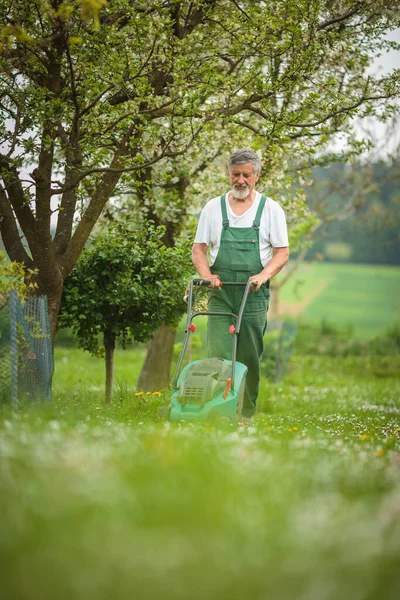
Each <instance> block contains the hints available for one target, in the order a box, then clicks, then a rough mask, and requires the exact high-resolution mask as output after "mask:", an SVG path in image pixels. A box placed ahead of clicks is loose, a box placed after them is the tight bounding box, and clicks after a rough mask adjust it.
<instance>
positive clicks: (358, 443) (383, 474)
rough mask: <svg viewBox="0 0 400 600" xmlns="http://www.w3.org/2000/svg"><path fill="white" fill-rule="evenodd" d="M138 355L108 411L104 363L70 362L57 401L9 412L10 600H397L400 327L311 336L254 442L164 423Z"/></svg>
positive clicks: (2, 531) (4, 492) (119, 374)
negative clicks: (369, 334) (144, 385)
mask: <svg viewBox="0 0 400 600" xmlns="http://www.w3.org/2000/svg"><path fill="white" fill-rule="evenodd" d="M326 289H327V288H326ZM200 333H201V330H200ZM201 339H202V336H201V335H199V338H198V339H197V342H198V345H199V346H200V345H201ZM143 357H144V348H143V347H142V346H136V347H135V346H134V347H131V348H130V349H128V350H126V351H123V350H117V356H116V373H115V378H116V385H115V389H114V396H113V402H112V404H110V405H105V404H104V399H103V395H104V384H103V377H104V373H103V361H102V360H100V359H95V358H92V357H90V356H89V355H88V354H87V353H83V352H81V351H80V350H78V349H77V348H73V347H64V346H58V347H56V351H55V360H56V375H55V379H54V392H53V400H52V402H51V403H48V404H42V405H20V406H18V407H16V408H14V409H12V408H11V407H10V406H3V407H1V412H0V456H1V460H0V511H1V513H0V514H1V515H2V517H1V519H0V582H1V583H0V590H1V597H2V598H6V599H7V600H8V599H10V600H14V599H15V600H36V599H39V598H40V599H41V600H42V599H43V600H47V599H49V600H50V599H53V598H65V599H68V600H92V599H93V600H108V599H109V598H113V600H114V599H115V600H125V599H128V598H132V597H137V598H167V599H168V598H171V599H178V600H180V599H182V600H183V599H185V600H187V598H193V599H199V600H203V599H204V600H205V599H207V600H208V599H210V598H218V599H221V600H224V599H227V600H228V599H229V600H230V599H233V600H236V599H238V600H239V599H242V598H247V597H248V598H254V599H264V598H265V599H267V598H268V599H272V600H337V598H341V599H344V600H347V599H348V600H375V599H376V600H381V599H382V598H384V599H385V600H397V598H398V590H399V585H400V510H399V507H400V401H399V400H400V379H399V377H398V375H399V372H400V331H399V329H393V330H392V332H391V333H390V334H386V335H382V336H381V337H380V338H377V339H376V340H373V341H372V340H367V341H363V340H361V341H360V340H358V339H357V338H354V339H350V340H349V333H348V330H347V329H343V330H341V329H335V328H333V327H331V326H328V325H327V324H326V323H322V324H321V323H320V324H319V325H318V326H316V325H310V324H309V323H307V324H302V323H301V320H300V327H299V331H298V335H297V343H296V346H295V348H294V350H293V353H292V355H291V358H290V362H289V364H288V368H287V371H286V374H285V377H284V378H283V379H281V380H280V381H278V382H276V383H274V382H273V381H272V380H271V378H268V377H267V375H268V372H267V370H266V369H267V363H265V364H264V365H263V369H265V370H264V371H263V375H264V376H263V379H262V385H261V390H260V406H259V412H258V414H257V417H256V418H255V419H254V422H253V423H252V424H250V425H249V426H247V425H245V424H244V423H243V422H241V421H240V422H239V423H237V424H233V423H232V424H226V423H222V424H218V423H217V424H215V423H203V424H191V423H184V422H181V423H169V422H167V421H165V419H164V417H163V412H162V409H163V407H165V406H166V405H167V404H168V390H160V391H157V392H154V393H150V392H146V390H137V388H136V381H137V377H138V374H139V370H140V366H141V362H142V360H143Z"/></svg>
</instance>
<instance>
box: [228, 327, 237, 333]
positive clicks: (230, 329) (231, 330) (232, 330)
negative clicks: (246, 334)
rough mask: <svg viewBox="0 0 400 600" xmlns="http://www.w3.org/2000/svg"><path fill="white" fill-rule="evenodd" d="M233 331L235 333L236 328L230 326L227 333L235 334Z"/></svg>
mask: <svg viewBox="0 0 400 600" xmlns="http://www.w3.org/2000/svg"><path fill="white" fill-rule="evenodd" d="M235 331H236V327H235V326H234V325H231V326H230V327H229V333H235Z"/></svg>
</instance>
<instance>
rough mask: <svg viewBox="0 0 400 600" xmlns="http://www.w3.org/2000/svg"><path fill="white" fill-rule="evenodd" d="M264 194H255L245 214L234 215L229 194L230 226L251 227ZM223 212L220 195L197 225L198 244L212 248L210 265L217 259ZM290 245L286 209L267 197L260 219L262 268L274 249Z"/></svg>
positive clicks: (210, 204) (210, 203) (227, 205)
mask: <svg viewBox="0 0 400 600" xmlns="http://www.w3.org/2000/svg"><path fill="white" fill-rule="evenodd" d="M260 199H261V194H260V193H259V192H256V196H255V199H254V202H253V204H252V205H251V206H250V208H249V209H248V210H247V211H246V212H245V213H244V214H243V215H240V216H238V215H235V213H234V212H233V211H232V209H231V206H230V204H229V202H228V193H227V194H226V198H225V202H226V210H227V214H228V219H229V226H230V227H252V225H253V222H254V219H255V217H256V213H257V209H258V206H259V204H260ZM221 232H222V211H221V200H220V196H217V197H216V198H213V199H212V200H210V201H209V202H207V204H206V205H205V207H204V208H203V210H202V211H201V213H200V218H199V223H198V226H197V231H196V237H195V239H194V241H195V243H196V244H207V246H209V249H210V266H211V265H213V264H214V262H215V259H216V258H217V254H218V250H219V247H220V244H221ZM288 246H289V241H288V233H287V226H286V218H285V213H284V211H283V209H282V208H281V207H280V206H279V204H278V203H277V202H275V200H272V199H271V198H268V197H267V200H266V202H265V206H264V210H263V212H262V215H261V220H260V260H261V264H262V265H263V267H265V266H266V265H267V263H268V262H269V261H270V260H271V258H272V248H284V247H285V248H286V247H288Z"/></svg>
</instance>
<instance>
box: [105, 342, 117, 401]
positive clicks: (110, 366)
mask: <svg viewBox="0 0 400 600" xmlns="http://www.w3.org/2000/svg"><path fill="white" fill-rule="evenodd" d="M103 344H104V349H105V363H106V396H105V401H106V404H110V402H111V398H112V385H113V376H114V350H115V333H113V332H112V331H105V332H104V337H103Z"/></svg>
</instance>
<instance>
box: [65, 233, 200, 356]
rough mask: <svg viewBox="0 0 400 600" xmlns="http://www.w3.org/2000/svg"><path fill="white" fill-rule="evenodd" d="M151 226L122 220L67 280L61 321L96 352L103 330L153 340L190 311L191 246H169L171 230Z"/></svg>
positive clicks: (97, 240) (96, 242)
mask: <svg viewBox="0 0 400 600" xmlns="http://www.w3.org/2000/svg"><path fill="white" fill-rule="evenodd" d="M146 225H147V226H142V227H141V228H132V227H131V226H130V225H129V224H128V223H127V222H124V221H123V222H118V223H115V224H113V225H111V226H110V228H109V230H108V231H107V232H106V233H101V234H99V235H97V236H95V237H93V238H92V239H91V240H90V245H88V246H87V248H85V250H84V251H83V253H82V255H81V257H80V259H79V261H78V263H77V265H76V266H75V267H74V269H73V270H72V272H71V274H70V275H69V276H68V278H67V279H66V281H65V284H64V292H63V300H62V307H61V312H60V319H59V325H60V326H61V327H63V326H66V327H71V328H72V329H73V331H74V333H75V334H76V336H77V338H78V341H79V344H80V346H81V347H82V348H83V349H84V350H88V351H89V352H91V353H92V354H95V355H97V354H99V353H100V354H101V353H102V349H101V341H100V338H99V335H100V334H104V333H105V332H109V333H112V334H113V335H114V336H115V337H116V338H120V339H121V341H122V343H124V342H126V341H127V339H128V338H130V337H133V338H134V339H135V340H136V341H139V342H147V341H148V340H149V339H150V338H151V336H152V334H153V333H154V331H155V330H156V329H157V328H158V327H159V326H160V325H162V324H163V323H167V324H169V325H177V322H178V320H179V318H180V316H181V315H182V312H183V311H184V310H185V304H184V302H183V299H182V286H183V285H184V282H185V281H186V278H187V277H188V276H189V270H190V266H191V265H190V263H189V258H188V256H189V252H188V248H187V247H185V246H184V245H182V246H179V245H176V246H175V247H174V248H167V247H166V246H165V245H164V244H163V243H162V237H163V235H164V233H165V229H164V228H163V227H157V228H155V227H154V226H153V225H152V224H146Z"/></svg>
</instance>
